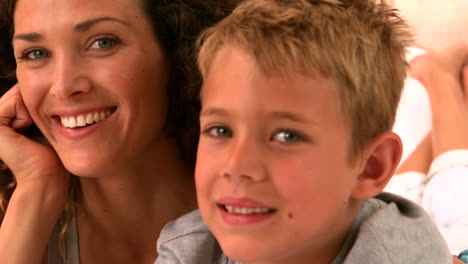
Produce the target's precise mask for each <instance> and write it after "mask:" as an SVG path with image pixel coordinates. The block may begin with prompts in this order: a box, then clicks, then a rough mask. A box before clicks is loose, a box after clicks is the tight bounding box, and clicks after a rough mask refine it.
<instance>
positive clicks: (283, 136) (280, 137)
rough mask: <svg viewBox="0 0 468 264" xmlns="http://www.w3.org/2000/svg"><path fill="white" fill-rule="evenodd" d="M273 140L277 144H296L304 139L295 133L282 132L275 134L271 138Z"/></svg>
mask: <svg viewBox="0 0 468 264" xmlns="http://www.w3.org/2000/svg"><path fill="white" fill-rule="evenodd" d="M273 140H275V141H279V142H289V143H290V142H298V141H302V140H304V138H303V137H302V136H301V135H299V134H298V133H296V132H292V131H287V130H283V131H280V132H278V133H276V134H275V135H274V136H273Z"/></svg>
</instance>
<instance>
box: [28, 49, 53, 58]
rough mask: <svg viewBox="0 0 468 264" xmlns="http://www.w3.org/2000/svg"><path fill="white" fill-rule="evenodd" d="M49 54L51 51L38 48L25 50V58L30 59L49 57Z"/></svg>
mask: <svg viewBox="0 0 468 264" xmlns="http://www.w3.org/2000/svg"><path fill="white" fill-rule="evenodd" d="M49 55H50V53H49V52H48V51H46V50H40V49H37V50H30V51H27V52H25V54H24V56H23V58H25V59H28V60H38V59H43V58H46V57H49Z"/></svg>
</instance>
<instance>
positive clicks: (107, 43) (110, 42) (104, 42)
mask: <svg viewBox="0 0 468 264" xmlns="http://www.w3.org/2000/svg"><path fill="white" fill-rule="evenodd" d="M116 43H117V41H116V40H115V39H113V38H100V39H97V40H96V41H94V43H93V44H92V45H91V49H110V48H112V47H113V46H114V45H115V44H116Z"/></svg>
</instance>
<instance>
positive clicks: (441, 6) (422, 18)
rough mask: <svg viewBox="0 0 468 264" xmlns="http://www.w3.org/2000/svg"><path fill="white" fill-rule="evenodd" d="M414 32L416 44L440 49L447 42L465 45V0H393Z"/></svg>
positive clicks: (467, 1)
mask: <svg viewBox="0 0 468 264" xmlns="http://www.w3.org/2000/svg"><path fill="white" fill-rule="evenodd" d="M391 3H393V5H394V6H395V7H396V8H397V9H399V10H401V12H402V14H403V15H404V17H405V18H406V19H407V20H408V21H409V23H410V24H411V25H412V26H413V27H414V28H415V30H416V34H417V35H416V41H417V43H416V44H417V45H418V46H421V47H423V48H426V49H431V50H442V49H444V48H446V47H447V46H448V45H449V44H450V43H454V42H459V41H463V42H465V43H467V44H468V0H393V1H391Z"/></svg>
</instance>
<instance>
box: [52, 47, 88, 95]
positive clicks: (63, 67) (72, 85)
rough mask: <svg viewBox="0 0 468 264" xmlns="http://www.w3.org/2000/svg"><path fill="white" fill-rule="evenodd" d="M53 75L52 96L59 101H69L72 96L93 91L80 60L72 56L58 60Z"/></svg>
mask: <svg viewBox="0 0 468 264" xmlns="http://www.w3.org/2000/svg"><path fill="white" fill-rule="evenodd" d="M54 66H55V68H54V73H53V75H52V80H51V87H50V91H49V92H50V94H51V95H52V96H54V97H56V98H58V99H68V98H70V97H72V96H75V95H79V94H83V93H87V92H89V91H90V90H91V87H92V86H91V82H90V80H89V78H88V76H87V75H86V71H85V70H83V68H82V67H83V66H84V65H82V64H81V63H80V61H79V60H78V59H74V58H73V57H72V56H62V57H60V58H56V61H55V65H54Z"/></svg>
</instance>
